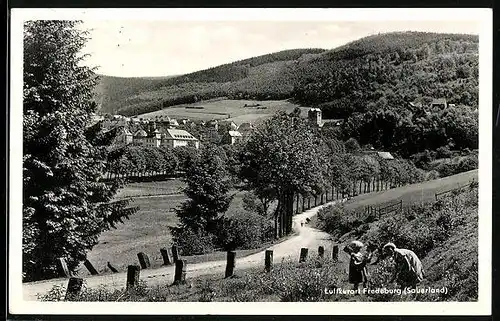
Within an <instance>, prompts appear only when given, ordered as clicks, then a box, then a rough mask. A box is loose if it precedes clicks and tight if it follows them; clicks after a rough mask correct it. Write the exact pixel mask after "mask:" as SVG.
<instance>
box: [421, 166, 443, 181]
mask: <svg viewBox="0 0 500 321" xmlns="http://www.w3.org/2000/svg"><path fill="white" fill-rule="evenodd" d="M438 178H440V176H439V172H438V171H437V170H434V169H433V170H431V171H429V172H427V173H426V174H425V178H424V179H425V180H426V181H432V180H434V179H438Z"/></svg>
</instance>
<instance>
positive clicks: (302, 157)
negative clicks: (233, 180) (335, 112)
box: [240, 112, 328, 237]
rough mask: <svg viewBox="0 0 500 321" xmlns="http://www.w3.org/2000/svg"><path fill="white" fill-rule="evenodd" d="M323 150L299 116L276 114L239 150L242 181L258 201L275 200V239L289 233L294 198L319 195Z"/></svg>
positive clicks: (322, 181)
mask: <svg viewBox="0 0 500 321" xmlns="http://www.w3.org/2000/svg"><path fill="white" fill-rule="evenodd" d="M325 152H326V149H325V148H324V145H322V142H321V140H320V139H319V137H318V136H316V135H315V133H314V131H313V129H312V128H311V126H310V125H309V124H308V123H307V122H306V121H305V120H304V119H301V118H299V117H294V116H293V115H288V114H286V113H283V112H281V113H277V114H275V115H274V116H273V117H272V118H270V119H268V120H266V121H264V122H263V123H262V124H260V125H259V126H258V127H257V128H256V129H255V130H254V132H253V133H252V135H250V137H249V138H248V141H247V142H246V144H245V145H244V146H243V148H242V152H241V156H240V161H241V172H240V176H241V178H242V180H243V181H244V182H245V183H246V184H247V188H248V189H251V190H253V191H254V193H255V194H256V195H257V197H259V198H266V199H268V200H274V199H276V200H277V201H278V206H277V209H276V213H275V225H276V226H275V227H276V231H277V235H276V236H277V237H281V236H283V235H285V234H288V233H290V232H291V224H292V214H293V213H292V212H293V209H292V208H293V196H294V195H295V194H297V193H299V194H310V193H319V192H320V191H321V190H322V189H323V188H324V187H325V186H327V185H328V182H327V181H326V179H325V177H326V176H325V174H326V173H327V172H328V165H327V162H326V160H327V157H326V154H325Z"/></svg>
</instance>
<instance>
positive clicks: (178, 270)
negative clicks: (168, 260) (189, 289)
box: [174, 260, 187, 284]
mask: <svg viewBox="0 0 500 321" xmlns="http://www.w3.org/2000/svg"><path fill="white" fill-rule="evenodd" d="M186 266H187V263H186V260H177V261H175V275H174V284H183V283H186Z"/></svg>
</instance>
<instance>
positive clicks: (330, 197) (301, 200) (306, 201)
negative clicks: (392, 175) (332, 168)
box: [293, 178, 400, 214]
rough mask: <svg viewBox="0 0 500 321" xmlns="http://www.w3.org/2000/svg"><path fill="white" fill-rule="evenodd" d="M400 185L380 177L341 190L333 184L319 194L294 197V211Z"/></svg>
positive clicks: (300, 211)
mask: <svg viewBox="0 0 500 321" xmlns="http://www.w3.org/2000/svg"><path fill="white" fill-rule="evenodd" d="M398 186H400V184H397V183H396V182H388V181H383V180H381V179H379V178H372V179H371V180H370V181H355V182H353V183H352V184H351V185H350V186H349V188H348V189H344V190H341V189H339V188H337V187H335V186H331V187H330V188H328V189H327V190H326V191H325V192H324V193H321V194H318V195H309V196H306V195H300V194H298V195H296V196H295V197H294V204H293V213H294V214H300V213H303V212H304V211H307V210H310V209H311V208H313V207H316V206H319V205H323V204H325V203H328V202H332V201H337V200H341V199H345V198H347V199H350V198H351V197H355V196H358V195H361V194H364V193H371V192H380V191H385V190H388V189H391V188H395V187H398Z"/></svg>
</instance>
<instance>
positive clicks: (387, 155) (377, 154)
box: [362, 150, 395, 160]
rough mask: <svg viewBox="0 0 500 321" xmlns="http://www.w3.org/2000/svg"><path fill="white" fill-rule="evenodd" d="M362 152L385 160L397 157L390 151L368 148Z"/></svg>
mask: <svg viewBox="0 0 500 321" xmlns="http://www.w3.org/2000/svg"><path fill="white" fill-rule="evenodd" d="M362 154H365V155H370V156H374V157H376V158H378V159H385V160H392V159H395V158H394V156H392V154H391V153H389V152H380V151H376V150H366V151H363V152H362Z"/></svg>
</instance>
